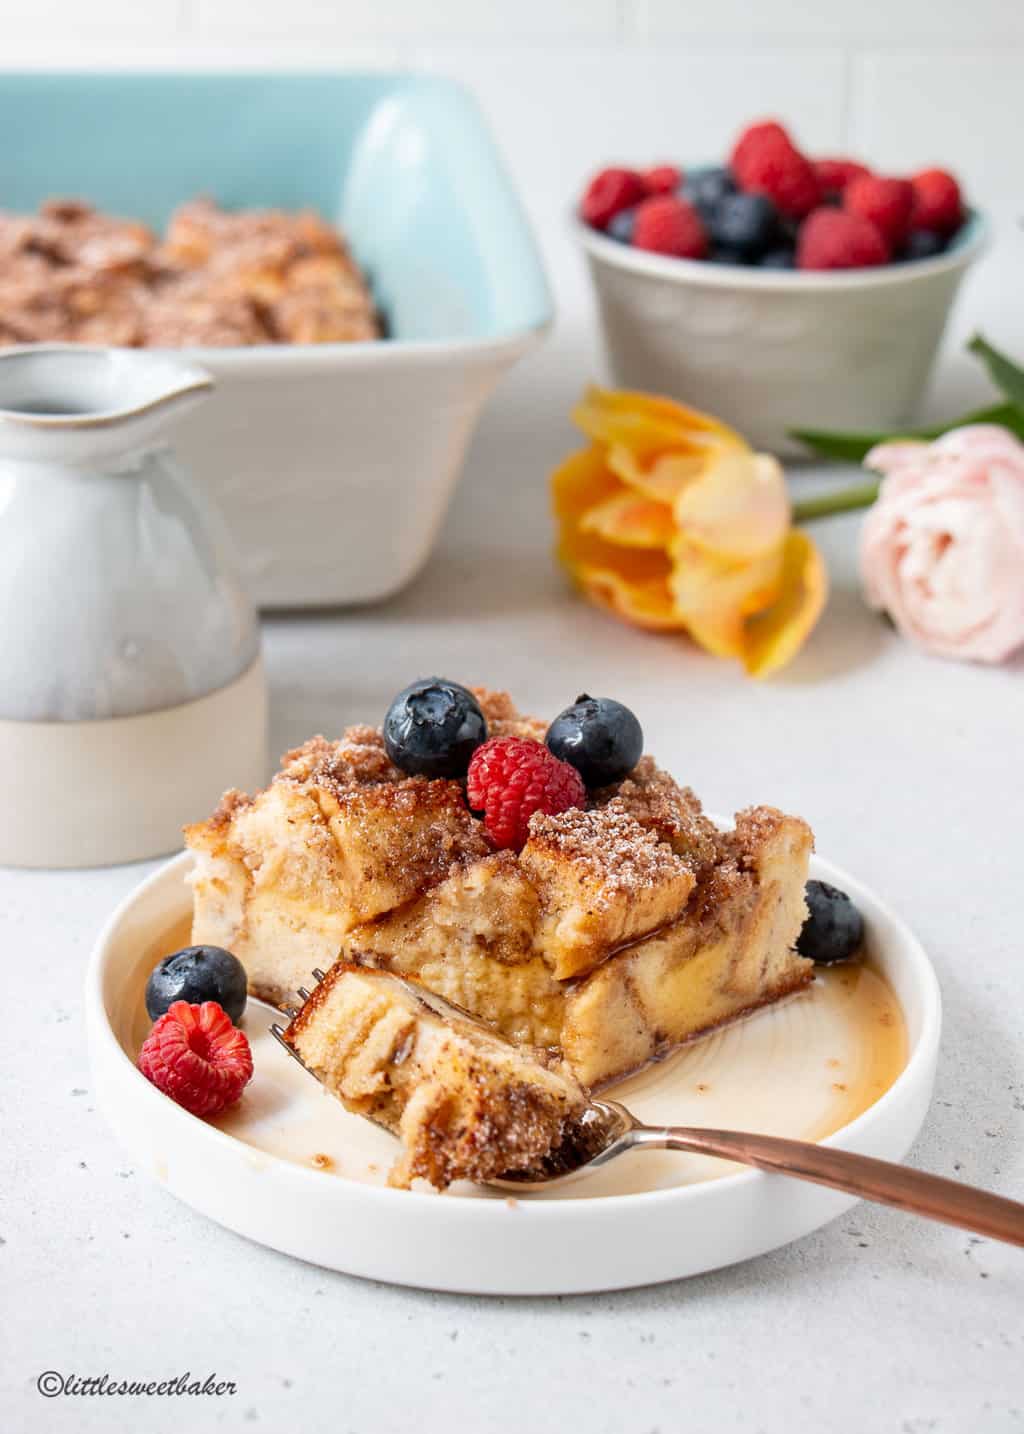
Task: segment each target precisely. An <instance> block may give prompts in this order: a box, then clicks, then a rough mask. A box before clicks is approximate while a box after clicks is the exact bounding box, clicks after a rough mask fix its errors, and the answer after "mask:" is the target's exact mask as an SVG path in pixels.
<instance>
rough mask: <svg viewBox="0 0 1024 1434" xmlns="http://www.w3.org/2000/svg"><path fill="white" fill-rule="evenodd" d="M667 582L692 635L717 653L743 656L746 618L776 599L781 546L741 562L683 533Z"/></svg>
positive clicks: (677, 542) (677, 607) (677, 541)
mask: <svg viewBox="0 0 1024 1434" xmlns="http://www.w3.org/2000/svg"><path fill="white" fill-rule="evenodd" d="M672 559H673V562H672V576H671V578H670V579H669V586H670V587H671V589H672V595H673V598H674V599H675V606H676V611H677V612H678V613H679V616H680V617H681V618H682V619H683V621H684V622H685V624H686V626H687V628H689V630H690V633H691V635H692V636H693V637H694V639H695V640H696V641H697V642H699V643H700V645H701V646H702V647H706V648H707V650H708V651H709V652H713V653H715V654H716V656H718V657H742V656H743V654H744V652H745V650H746V646H745V645H746V631H745V623H746V620H747V619H748V618H749V617H750V616H751V615H752V614H753V613H756V612H760V611H761V609H762V608H766V607H767V606H768V605H769V604H770V603H771V602H772V601H773V600H774V598H775V595H776V593H777V592H778V589H779V582H780V574H781V569H782V545H781V544H780V545H779V547H778V548H776V549H774V550H772V551H769V552H766V553H759V554H758V555H757V556H755V557H753V558H750V559H747V560H745V561H742V562H733V561H729V560H727V559H725V558H722V557H720V556H719V555H718V554H716V553H711V552H708V551H707V550H706V549H704V548H701V547H699V546H698V545H697V544H695V543H690V542H688V541H687V540H686V538H685V537H679V538H677V539H676V541H675V543H674V544H673V546H672Z"/></svg>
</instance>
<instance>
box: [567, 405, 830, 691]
mask: <svg viewBox="0 0 1024 1434" xmlns="http://www.w3.org/2000/svg"><path fill="white" fill-rule="evenodd" d="M573 417H574V419H575V421H576V423H577V426H578V427H579V428H581V429H582V430H583V432H584V433H585V434H586V436H587V437H588V438H589V439H590V446H589V447H588V448H585V449H583V450H582V451H580V452H578V453H574V454H572V455H570V457H569V458H567V459H566V460H565V462H564V463H562V464H560V465H559V467H558V468H556V470H555V472H554V473H553V474H552V479H551V488H552V497H553V502H554V510H555V517H556V519H557V522H558V530H559V532H558V549H557V551H558V557H559V559H560V561H561V562H562V563H563V564H564V565H565V567H566V568H567V569H568V571H569V572H570V574H571V575H572V577H573V579H574V580H575V582H576V583H577V585H578V586H579V588H580V589H581V591H582V592H584V593H585V594H586V595H587V596H588V597H589V598H591V600H592V601H594V602H596V603H598V604H599V605H600V606H602V607H605V608H607V609H608V610H609V611H611V612H613V613H615V614H616V615H617V616H619V617H623V618H625V619H626V620H627V621H629V622H633V623H636V624H637V625H639V626H641V627H647V628H651V629H655V630H659V631H672V630H675V631H680V632H687V633H688V634H689V635H690V637H692V638H693V640H694V641H695V642H697V643H699V644H700V645H701V646H702V647H704V648H706V649H707V650H708V651H709V652H712V653H715V654H716V655H717V656H721V657H735V658H738V659H739V660H740V661H741V662H742V663H743V665H744V667H745V668H746V670H747V672H749V673H750V674H751V675H752V676H755V677H764V676H766V675H767V674H768V673H770V672H774V671H776V670H777V669H778V668H780V667H782V666H783V665H784V664H785V663H786V662H789V661H790V659H791V658H792V657H794V656H795V655H796V653H797V652H798V651H799V649H800V647H801V646H802V644H803V642H804V641H805V640H806V638H807V636H808V634H809V633H810V631H811V629H812V628H813V627H814V624H815V623H816V622H817V620H818V617H819V616H820V614H821V610H822V608H823V606H824V603H825V597H826V594H827V589H828V580H827V575H826V572H825V567H824V564H823V563H822V561H821V557H820V555H819V554H818V551H817V549H816V548H815V547H814V544H813V543H812V542H811V540H810V539H809V538H808V537H807V536H806V534H805V533H803V532H799V531H796V530H794V529H793V528H792V526H791V512H790V505H789V498H788V495H787V492H786V484H785V479H784V476H783V473H782V469H781V468H780V467H779V464H778V463H777V462H776V460H775V459H774V458H771V457H769V456H768V455H767V454H764V453H755V452H753V451H752V449H751V448H750V446H749V445H748V444H747V443H746V442H745V441H744V439H743V438H742V437H741V436H740V434H738V433H736V432H735V430H733V429H731V428H729V427H728V426H727V425H726V424H724V423H721V422H720V421H719V420H718V419H716V418H712V417H711V416H710V415H708V414H704V413H698V412H697V411H696V410H695V409H691V408H686V407H685V406H684V405H683V404H679V403H675V402H674V401H673V400H671V399H667V398H655V397H651V396H650V395H647V394H642V393H625V392H620V393H616V392H609V391H607V390H602V389H598V388H590V389H588V390H587V392H586V394H585V395H584V397H583V400H582V402H581V403H580V404H579V405H578V406H577V408H576V410H575V411H574V414H573Z"/></svg>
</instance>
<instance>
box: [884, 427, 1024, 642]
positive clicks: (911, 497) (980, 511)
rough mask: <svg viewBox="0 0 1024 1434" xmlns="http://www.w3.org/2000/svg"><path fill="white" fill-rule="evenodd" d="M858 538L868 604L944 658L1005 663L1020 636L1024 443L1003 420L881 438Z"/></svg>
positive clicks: (1023, 616)
mask: <svg viewBox="0 0 1024 1434" xmlns="http://www.w3.org/2000/svg"><path fill="white" fill-rule="evenodd" d="M864 462H865V466H866V467H868V468H872V469H875V470H876V471H878V472H881V473H883V474H885V475H886V476H885V478H884V479H883V481H882V487H881V492H880V494H879V497H878V501H877V502H876V503H875V505H874V507H873V508H872V509H871V511H870V512H869V513H868V516H867V519H866V521H865V523H864V529H863V533H862V536H861V553H860V562H861V577H862V580H863V583H864V590H865V594H866V596H867V599H868V602H870V603H871V605H872V606H873V607H877V608H882V609H884V610H885V611H886V612H887V613H888V614H889V616H890V617H891V618H892V620H893V622H895V624H896V626H897V627H898V628H899V630H900V632H901V633H903V635H904V637H908V638H910V639H911V641H913V642H916V643H918V644H920V646H921V647H923V648H926V649H927V650H928V651H929V652H934V653H937V654H938V655H939V656H942V657H959V658H964V659H971V660H973V661H975V662H1002V661H1003V660H1004V659H1005V658H1007V657H1009V656H1010V654H1011V653H1012V652H1014V651H1015V650H1016V649H1017V648H1018V647H1020V646H1021V645H1022V644H1024V444H1022V443H1020V442H1019V441H1018V440H1017V439H1016V438H1015V437H1014V436H1013V434H1012V433H1010V432H1009V431H1008V430H1007V429H1005V428H998V427H996V426H995V425H991V424H975V425H973V426H969V427H967V428H955V429H953V430H952V431H951V432H949V433H946V434H944V435H943V437H942V438H939V439H937V440H936V441H935V442H934V443H920V442H909V441H908V442H897V443H882V444H879V446H878V447H877V448H873V449H872V450H871V452H870V453H869V454H868V456H867V458H866V459H865V460H864Z"/></svg>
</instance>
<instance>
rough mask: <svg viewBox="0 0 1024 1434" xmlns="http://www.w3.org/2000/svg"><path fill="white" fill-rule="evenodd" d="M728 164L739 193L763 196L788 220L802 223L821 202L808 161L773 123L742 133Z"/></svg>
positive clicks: (782, 130)
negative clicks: (743, 190) (805, 216)
mask: <svg viewBox="0 0 1024 1434" xmlns="http://www.w3.org/2000/svg"><path fill="white" fill-rule="evenodd" d="M730 162H731V166H732V172H733V175H734V177H735V179H736V183H737V184H738V185H739V187H740V188H741V189H745V190H747V191H748V193H750V194H766V195H767V196H768V198H769V199H770V200H771V201H772V203H773V204H774V205H775V207H776V209H778V210H779V211H780V213H782V214H785V215H787V216H788V217H789V218H791V219H802V218H803V217H804V215H805V214H809V213H810V211H811V210H812V209H813V208H814V206H815V205H816V204H818V203H819V202H820V200H821V187H820V185H819V184H818V180H817V177H816V175H815V173H814V168H813V166H812V164H811V162H810V160H809V159H807V158H805V156H804V155H802V154H801V153H800V151H799V150H798V149H797V147H796V146H795V145H794V143H793V141H792V140H791V139H790V137H789V135H788V134H787V133H786V131H785V130H784V129H783V128H782V126H781V125H780V124H776V123H775V122H774V121H767V122H766V123H764V124H757V125H751V127H750V128H749V129H747V130H744V132H743V134H742V135H740V138H739V140H738V142H737V144H736V146H735V148H734V149H733V152H732V159H731V161H730Z"/></svg>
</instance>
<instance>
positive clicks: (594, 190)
mask: <svg viewBox="0 0 1024 1434" xmlns="http://www.w3.org/2000/svg"><path fill="white" fill-rule="evenodd" d="M646 192H647V191H646V189H645V188H644V182H643V180H642V179H641V178H640V176H639V174H637V172H636V171H635V170H633V169H602V170H601V172H600V173H599V174H595V175H594V177H593V179H592V180H591V181H590V183H589V184H588V185H587V188H586V191H585V193H584V195H583V198H582V200H581V201H580V217H581V218H582V219H583V220H584V222H585V223H587V224H589V225H591V226H592V227H593V228H594V229H607V227H608V225H609V224H610V223H611V221H612V220H613V219H614V218H615V216H616V214H619V213H621V211H622V210H623V209H629V208H631V207H632V205H634V204H639V202H640V200H641V199H643V197H644V195H645V194H646Z"/></svg>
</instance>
